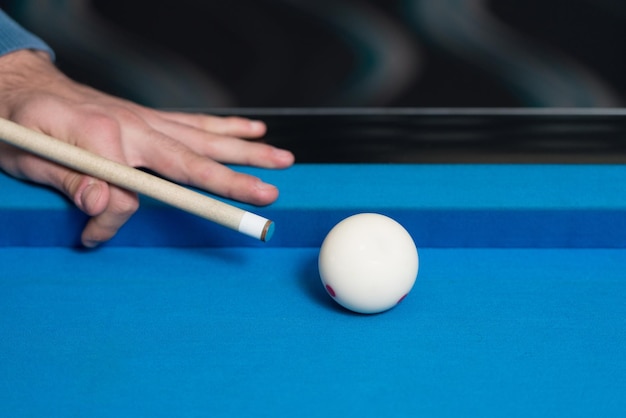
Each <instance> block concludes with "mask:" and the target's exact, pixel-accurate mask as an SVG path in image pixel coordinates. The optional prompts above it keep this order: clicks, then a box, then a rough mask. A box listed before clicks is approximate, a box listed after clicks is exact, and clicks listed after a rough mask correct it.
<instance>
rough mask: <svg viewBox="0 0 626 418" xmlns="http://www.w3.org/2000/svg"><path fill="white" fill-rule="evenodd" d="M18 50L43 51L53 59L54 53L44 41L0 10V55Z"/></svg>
mask: <svg viewBox="0 0 626 418" xmlns="http://www.w3.org/2000/svg"><path fill="white" fill-rule="evenodd" d="M20 49H35V50H39V51H45V52H47V53H48V54H50V57H51V58H53V59H54V51H53V50H52V48H50V47H49V46H48V44H46V43H45V42H44V41H42V40H41V39H40V38H38V37H37V36H35V35H33V34H32V33H30V32H29V31H27V30H26V29H24V28H22V27H21V26H20V25H18V24H17V23H16V22H15V21H14V20H13V19H11V18H10V17H9V16H7V14H6V13H4V12H3V11H2V10H0V55H4V54H8V53H9V52H13V51H17V50H20Z"/></svg>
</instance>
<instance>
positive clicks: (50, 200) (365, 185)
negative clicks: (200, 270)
mask: <svg viewBox="0 0 626 418" xmlns="http://www.w3.org/2000/svg"><path fill="white" fill-rule="evenodd" d="M245 171H248V172H250V173H252V174H254V175H258V176H260V177H262V178H264V179H265V180H266V181H268V182H271V183H273V184H276V185H277V186H278V187H279V188H280V191H281V195H280V197H279V199H278V201H277V202H276V203H275V204H273V205H271V206H269V207H266V208H254V207H250V206H246V205H241V206H243V207H244V208H246V209H249V210H252V211H254V212H257V213H259V214H261V215H264V216H266V217H268V218H269V219H272V220H274V221H275V224H276V233H275V235H274V238H273V239H272V241H271V242H270V243H268V244H263V245H264V246H268V245H269V246H275V247H303V246H308V247H316V246H319V245H320V243H321V241H322V240H323V238H324V236H325V234H326V233H327V232H328V230H329V229H330V228H331V227H332V226H333V225H334V224H335V223H337V222H338V221H339V220H341V219H342V218H344V217H345V216H348V215H351V214H353V213H357V212H363V211H375V212H381V213H385V214H387V215H390V216H392V217H394V218H396V219H397V220H398V221H400V222H401V223H402V224H403V225H405V227H406V228H407V229H408V230H409V232H410V233H411V234H412V235H413V236H414V238H415V239H416V241H418V245H420V246H427V247H440V248H454V247H507V248H519V247H528V248H538V247H541V248H553V247H577V248H590V247H598V248H624V247H626V234H624V233H623V231H625V230H626V187H624V184H626V182H625V181H624V179H626V166H622V165H412V164H406V165H403V164H389V165H372V164H362V165H359V164H346V165H314V164H312V165H307V164H301V165H296V166H295V167H293V168H291V169H288V170H279V171H272V170H259V169H245ZM0 189H1V190H2V191H3V193H2V194H0V229H1V230H2V231H5V233H4V234H2V235H0V246H2V245H5V246H14V245H24V246H28V245H39V246H71V245H76V243H77V242H78V237H79V235H80V230H81V229H82V227H83V225H84V222H85V218H84V216H82V215H81V214H80V213H79V212H78V211H77V210H76V209H73V208H72V206H71V205H70V204H69V203H68V202H67V201H66V200H65V199H64V198H62V197H61V196H59V195H58V194H57V193H55V192H52V191H49V190H44V189H42V188H40V187H33V186H32V185H27V184H24V183H20V182H17V181H15V180H13V179H10V178H8V177H3V176H0ZM258 244H259V243H258V242H256V241H255V240H252V239H249V238H247V237H242V236H241V235H240V234H238V233H235V232H232V231H230V230H226V229H224V228H222V227H218V226H216V225H214V224H212V223H210V222H208V221H205V220H203V219H199V218H197V217H195V216H193V215H189V214H186V213H183V212H181V211H178V210H176V209H172V208H169V207H167V206H164V205H162V204H160V203H158V202H154V201H151V200H150V199H143V202H142V207H141V209H140V211H139V212H138V213H137V214H136V215H135V216H134V217H133V218H132V219H131V221H130V222H129V223H128V224H127V226H125V228H123V229H122V230H121V231H120V233H119V234H118V236H117V237H116V238H115V239H114V240H112V241H111V243H110V244H109V245H115V246H148V247H154V246H167V247H170V246H196V247H207V246H212V247H224V246H255V245H258Z"/></svg>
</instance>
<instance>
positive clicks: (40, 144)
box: [0, 118, 246, 231]
mask: <svg viewBox="0 0 626 418" xmlns="http://www.w3.org/2000/svg"><path fill="white" fill-rule="evenodd" d="M0 140H2V141H3V142H6V143H8V144H10V145H13V146H15V147H18V148H21V149H23V150H26V151H28V152H31V153H33V154H36V155H38V156H40V157H43V158H45V159H47V160H50V161H53V162H55V163H58V164H60V165H63V166H65V167H68V168H71V169H73V170H76V171H78V172H81V173H84V174H88V175H90V176H93V177H96V178H99V179H102V180H104V181H106V182H109V183H111V184H114V185H117V186H119V187H121V188H124V189H127V190H131V191H133V192H137V193H140V194H143V195H146V196H149V197H152V198H154V199H156V200H160V201H162V202H164V203H167V204H169V205H171V206H174V207H177V208H179V209H182V210H184V211H187V212H190V213H193V214H195V215H198V216H200V217H202V218H205V219H208V220H210V221H213V222H216V223H218V224H220V225H223V226H225V227H227V228H231V229H234V230H235V231H237V230H238V228H239V224H240V222H241V219H242V217H243V215H244V214H245V213H246V211H245V210H243V209H241V208H238V207H235V206H232V205H229V204H227V203H224V202H222V201H219V200H216V199H213V198H211V197H208V196H205V195H202V194H200V193H197V192H195V191H193V190H190V189H187V188H185V187H182V186H179V185H178V184H175V183H172V182H170V181H167V180H164V179H161V178H159V177H156V176H154V175H151V174H148V173H146V172H143V171H141V170H138V169H136V168H133V167H130V166H126V165H123V164H120V163H117V162H115V161H111V160H108V159H106V158H104V157H100V156H98V155H96V154H93V153H91V152H89V151H87V150H85V149H82V148H79V147H76V146H74V145H71V144H68V143H66V142H63V141H60V140H58V139H55V138H53V137H51V136H48V135H46V134H43V133H41V132H37V131H33V130H31V129H28V128H26V127H23V126H21V125H18V124H16V123H14V122H11V121H9V120H6V119H3V118H0Z"/></svg>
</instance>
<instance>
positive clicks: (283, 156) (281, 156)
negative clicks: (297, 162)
mask: <svg viewBox="0 0 626 418" xmlns="http://www.w3.org/2000/svg"><path fill="white" fill-rule="evenodd" d="M273 154H274V158H276V159H277V160H280V161H282V162H291V161H292V160H293V154H292V153H291V152H289V151H287V150H284V149H280V148H276V149H274V152H273Z"/></svg>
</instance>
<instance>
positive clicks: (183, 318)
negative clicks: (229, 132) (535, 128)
mask: <svg viewBox="0 0 626 418" xmlns="http://www.w3.org/2000/svg"><path fill="white" fill-rule="evenodd" d="M374 154H376V153H374ZM401 154H403V155H405V154H406V153H404V152H402V153H401ZM438 155H439V154H438ZM437 158H438V159H439V157H437ZM364 160H365V162H361V163H358V162H338V161H333V162H328V161H326V162H302V163H298V164H297V165H296V166H294V167H293V168H291V169H288V170H281V171H270V170H258V169H249V168H247V169H242V170H245V171H248V172H251V173H253V174H255V175H259V176H262V177H263V178H265V179H266V180H267V181H269V182H273V183H275V184H276V185H278V187H279V188H280V190H281V196H280V198H279V200H278V201H277V202H276V203H275V204H273V205H271V206H269V207H266V208H250V207H247V206H245V205H243V206H244V207H246V208H249V209H251V210H253V211H255V212H257V213H259V214H261V215H264V216H266V217H268V218H270V219H272V220H274V221H275V223H276V232H275V234H274V237H273V239H272V240H271V241H269V242H267V243H261V242H258V241H256V240H254V239H252V238H249V237H245V236H241V235H240V234H237V233H236V232H233V231H230V230H226V229H224V228H222V227H220V226H216V225H213V224H211V223H209V222H208V221H205V220H202V219H200V218H196V217H194V216H193V215H189V214H186V213H183V212H181V211H178V210H176V209H173V208H170V207H167V206H165V205H163V204H161V203H159V202H156V201H152V200H150V199H146V198H144V199H142V205H141V208H140V210H139V211H138V213H137V214H136V215H135V216H134V217H133V218H132V219H131V220H130V222H129V223H128V224H127V225H126V226H125V227H124V228H123V229H122V230H121V231H120V233H119V235H118V236H116V237H115V238H114V239H113V240H112V241H111V242H109V243H108V244H106V245H104V246H102V247H101V248H98V249H96V250H85V249H81V248H80V247H79V246H78V245H77V242H78V236H79V233H80V230H81V228H82V225H83V223H84V221H85V218H84V217H83V216H82V215H81V214H80V213H79V212H78V211H77V210H76V209H74V208H73V207H72V206H71V205H70V204H69V203H68V202H67V201H66V200H65V199H64V198H63V197H61V196H60V195H58V194H57V193H55V192H53V191H51V190H47V189H44V188H41V187H38V186H33V185H31V184H28V183H24V182H20V181H16V180H14V179H12V178H9V177H6V176H0V190H2V193H1V194H0V231H1V234H0V265H1V266H2V269H1V272H0V410H2V411H3V414H6V415H7V416H82V415H86V416H92V417H98V416H107V417H108V416H116V417H117V416H298V417H307V416H360V417H363V416H372V417H384V416H412V417H413V416H498V417H500V416H507V417H514V416H524V417H527V416H550V417H554V416H569V417H575V416H580V417H588V416H605V417H608V416H624V414H626V166H625V165H621V164H618V163H613V164H602V163H598V162H593V163H590V162H581V163H559V162H549V163H546V162H542V163H534V164H530V163H527V162H524V163H514V162H500V163H494V162H476V161H472V162H458V161H456V162H440V161H438V162H431V163H423V162H419V163H416V162H410V161H402V162H380V161H379V162H374V161H372V160H367V158H364ZM359 212H378V213H384V214H387V215H389V216H392V217H394V218H395V219H397V220H398V221H399V222H401V223H402V224H403V225H404V226H405V227H406V228H407V230H408V231H409V232H410V233H411V235H412V236H413V238H414V240H415V242H416V244H417V246H418V248H419V254H420V270H419V274H418V278H417V281H416V284H415V287H414V288H413V291H412V292H411V293H410V294H409V296H408V297H407V298H406V299H405V300H403V301H402V303H400V304H399V305H398V306H396V307H394V308H393V309H391V310H389V311H387V312H384V313H381V314H377V315H361V314H354V313H351V312H349V311H346V310H345V309H343V308H341V307H340V306H339V305H337V304H336V303H335V302H334V301H333V300H332V299H331V298H330V297H329V296H328V295H327V294H326V292H325V290H324V288H323V286H322V285H321V282H320V279H319V276H318V271H317V265H316V262H317V255H318V251H319V246H320V244H321V241H322V240H323V238H324V236H325V234H326V233H327V232H328V230H329V229H330V228H331V227H332V226H333V225H334V224H335V223H336V222H338V221H339V220H341V219H342V218H343V217H345V216H348V215H350V214H353V213H359Z"/></svg>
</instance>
